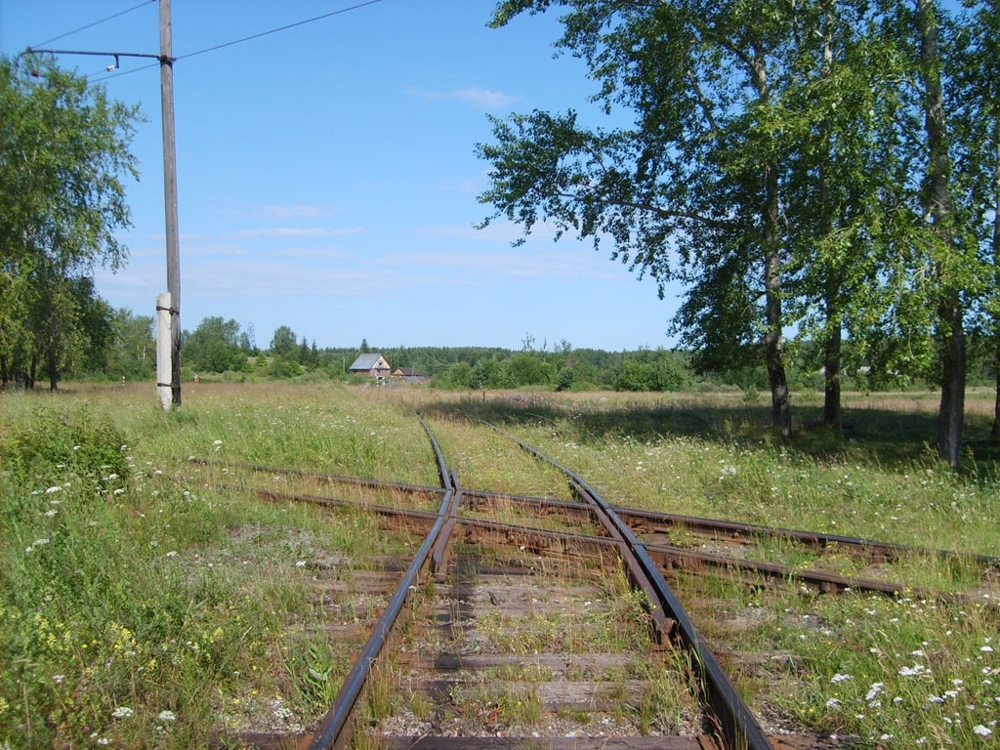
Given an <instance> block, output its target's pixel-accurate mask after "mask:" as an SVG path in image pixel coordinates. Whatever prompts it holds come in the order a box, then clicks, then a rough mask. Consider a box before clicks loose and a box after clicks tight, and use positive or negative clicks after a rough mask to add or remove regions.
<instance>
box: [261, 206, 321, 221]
mask: <svg viewBox="0 0 1000 750" xmlns="http://www.w3.org/2000/svg"><path fill="white" fill-rule="evenodd" d="M246 215H247V216H259V217H262V218H265V219H275V220H278V221H287V220H288V219H322V218H326V217H328V216H332V215H333V211H332V210H331V209H330V208H328V207H326V206H314V205H309V204H301V203H300V204H297V205H293V206H280V205H265V206H252V207H251V208H250V211H249V212H247V214H246Z"/></svg>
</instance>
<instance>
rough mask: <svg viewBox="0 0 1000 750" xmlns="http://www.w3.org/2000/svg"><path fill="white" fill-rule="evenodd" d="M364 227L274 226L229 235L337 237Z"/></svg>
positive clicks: (362, 231)
mask: <svg viewBox="0 0 1000 750" xmlns="http://www.w3.org/2000/svg"><path fill="white" fill-rule="evenodd" d="M364 231H365V230H364V227H349V228H345V229H321V228H319V227H273V228H266V227H265V228H261V229H240V230H237V231H235V232H230V233H229V234H228V235H227V236H229V237H239V238H244V237H337V236H342V235H345V234H363V233H364Z"/></svg>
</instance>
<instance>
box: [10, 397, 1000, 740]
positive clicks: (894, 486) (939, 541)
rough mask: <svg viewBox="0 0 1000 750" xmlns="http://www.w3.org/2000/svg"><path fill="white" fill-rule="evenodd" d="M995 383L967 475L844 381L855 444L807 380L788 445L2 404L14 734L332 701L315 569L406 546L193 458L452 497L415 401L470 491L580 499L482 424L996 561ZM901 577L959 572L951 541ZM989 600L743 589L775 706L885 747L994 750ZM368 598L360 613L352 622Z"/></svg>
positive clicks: (543, 406) (531, 403)
mask: <svg viewBox="0 0 1000 750" xmlns="http://www.w3.org/2000/svg"><path fill="white" fill-rule="evenodd" d="M992 398H993V394H992V392H983V393H972V394H970V397H969V403H968V420H967V421H968V430H967V444H968V448H967V452H966V453H967V455H966V461H965V465H964V468H963V470H962V471H961V472H960V473H957V474H956V473H953V472H951V471H949V470H948V469H947V468H946V467H945V466H943V465H941V464H939V463H938V462H937V461H936V460H935V459H934V457H933V451H932V449H931V447H930V445H929V443H930V442H931V441H932V440H933V437H934V424H935V417H936V414H935V410H936V407H937V401H936V397H935V396H934V395H933V394H929V393H901V394H872V395H857V396H853V395H849V396H848V397H847V408H846V417H847V418H848V419H849V420H851V423H852V425H853V429H851V430H848V431H845V433H844V434H843V435H833V434H831V433H830V432H829V431H827V430H825V429H824V428H822V427H821V426H818V423H819V420H820V410H821V403H820V401H819V397H818V396H816V395H815V394H800V395H797V396H796V397H795V399H794V401H793V404H794V408H795V413H796V416H797V420H798V422H797V424H796V436H795V438H794V440H793V441H792V442H791V443H790V444H785V443H783V442H781V441H780V439H777V438H776V437H775V436H774V434H773V433H772V432H771V431H770V430H769V429H768V411H769V409H768V407H767V405H765V404H755V403H748V402H746V400H744V399H743V398H742V397H741V396H740V395H738V394H736V395H733V394H726V395H711V394H699V395H692V394H671V395H664V394H657V395H649V396H637V395H634V394H630V395H627V396H625V395H621V394H612V393H597V394H572V395H566V396H563V395H562V394H550V393H536V394H499V393H495V394H494V393H488V394H486V395H485V398H484V397H483V396H482V394H478V393H477V394H473V395H472V396H469V395H463V394H453V393H446V392H440V391H432V390H428V389H424V388H414V389H408V388H398V389H396V388H383V389H375V388H359V387H351V388H345V387H343V386H339V385H300V386H287V385H221V384H219V385H214V384H213V385H209V384H199V385H186V386H185V391H184V399H185V401H184V407H183V408H182V409H181V410H180V411H177V412H173V413H164V412H162V411H161V410H159V409H158V408H157V406H156V402H155V398H154V394H153V389H152V388H151V387H150V386H138V385H136V386H129V387H126V388H122V387H120V386H115V387H112V386H106V387H101V386H82V385H81V386H77V385H73V384H67V385H66V386H65V387H64V388H63V390H62V391H61V392H59V393H56V394H49V393H38V394H5V395H3V396H0V424H2V425H3V432H2V434H0V748H4V749H5V750H6V748H7V747H9V748H12V749H13V748H23V747H68V748H69V747H72V748H76V747H91V746H94V745H98V746H100V745H111V746H118V747H163V748H166V747H178V748H180V747H198V746H204V745H206V744H207V743H208V741H209V740H210V738H211V737H212V735H213V733H217V732H226V731H238V730H242V729H251V728H265V727H261V726H260V723H261V722H263V723H264V724H266V728H268V729H274V730H278V731H284V730H294V729H300V728H301V727H302V726H304V725H307V724H308V723H309V722H310V721H313V720H315V719H316V718H317V716H318V715H319V714H320V713H321V712H322V710H323V708H324V706H325V705H326V703H328V702H329V700H330V699H331V698H332V696H333V695H335V693H336V689H337V687H339V681H340V679H341V678H342V677H343V674H344V673H345V672H346V669H347V668H348V667H349V664H348V663H346V662H345V660H344V659H343V658H342V655H340V654H339V653H338V652H337V651H336V650H335V649H332V648H331V646H330V643H329V638H327V637H324V633H323V629H322V623H321V619H322V617H323V616H324V613H323V612H322V611H321V608H318V607H317V606H316V603H315V597H314V595H313V586H312V584H313V581H312V579H311V575H310V571H311V570H312V569H314V567H315V565H316V564H317V563H318V562H324V561H325V562H324V564H337V565H342V566H343V567H344V569H345V576H347V577H349V575H350V568H351V565H360V564H361V562H362V561H369V560H371V559H377V558H379V557H380V556H383V555H389V554H394V553H399V552H400V551H401V550H404V549H405V548H406V547H405V545H406V544H407V540H406V539H405V538H402V537H399V536H396V535H393V534H386V533H382V532H380V531H379V530H378V528H377V526H376V524H375V521H374V520H373V519H372V518H371V517H368V516H367V515H365V514H360V513H357V512H351V511H343V512H337V513H326V512H322V511H320V510H317V509H310V508H306V507H302V506H295V505H275V504H262V503H260V502H259V501H257V500H255V499H254V498H253V497H251V496H250V495H249V494H248V493H246V492H240V491H234V490H232V489H226V488H224V487H222V486H221V485H222V484H223V483H224V482H225V479H226V475H225V473H224V472H225V470H224V469H220V468H219V467H218V466H211V465H203V464H199V463H196V462H193V461H191V460H189V459H190V458H191V457H197V458H205V459H212V460H214V461H218V462H233V463H254V464H261V465H268V466H277V467H296V468H302V469H312V470H317V471H323V472H327V473H334V474H344V475H352V476H363V477H373V478H380V479H386V480H393V481H401V482H407V483H414V484H424V485H434V484H437V483H438V479H437V473H436V467H435V463H434V460H433V455H432V454H431V451H430V448H429V446H428V443H427V439H426V437H425V435H424V433H423V430H422V428H421V427H420V425H419V423H418V421H417V420H416V418H415V416H414V413H415V412H416V411H419V412H420V414H421V415H422V416H423V417H424V418H425V419H426V420H427V421H428V423H429V424H430V425H431V427H432V429H433V430H434V431H435V435H436V436H437V437H438V439H439V440H440V442H441V446H442V449H443V450H444V452H445V455H446V458H447V460H448V462H449V464H450V465H452V466H453V467H455V468H456V469H457V470H458V473H459V477H460V481H461V482H462V484H463V485H464V486H466V487H473V488H477V489H489V490H503V491H508V492H514V493H520V494H533V495H551V496H556V497H568V495H567V490H566V487H565V485H564V483H563V482H562V480H561V478H560V477H559V476H558V475H557V474H556V473H555V472H552V471H550V470H546V469H543V468H541V467H539V466H538V464H537V463H536V462H534V461H533V460H531V459H530V458H528V457H527V456H526V454H524V453H523V452H522V451H520V450H518V449H517V448H515V447H512V444H511V443H510V442H509V441H507V440H505V439H504V438H503V437H502V436H500V435H498V434H496V433H495V432H493V431H491V430H489V429H488V428H486V427H483V426H482V425H480V424H478V423H476V422H475V421H473V420H471V419H470V418H469V415H474V416H478V417H480V418H482V419H485V420H487V421H490V422H492V423H495V424H497V425H499V426H501V427H502V428H503V429H505V430H507V431H509V432H511V433H514V434H516V435H517V436H518V437H519V438H520V439H522V440H524V441H525V442H527V443H529V444H531V445H534V446H535V447H537V448H538V449H540V450H542V451H543V452H545V453H547V454H549V455H551V456H553V457H555V458H556V459H557V460H559V461H560V462H561V463H562V464H563V465H565V466H567V467H569V468H572V469H574V470H575V471H577V472H579V473H580V474H582V475H583V476H584V477H585V478H587V480H588V481H589V482H590V483H591V484H592V485H594V486H595V487H596V488H597V489H598V490H599V491H600V492H602V494H604V496H605V497H606V498H607V499H608V500H609V501H611V502H612V503H616V504H621V505H628V506H635V507H643V508H651V509H656V510H663V511H670V512H676V513H683V514H689V515H704V516H711V517H716V518H730V519H735V520H740V521H747V522H752V523H761V524H768V525H775V526H785V527H794V528H800V529H809V530H813V531H825V532H833V533H839V534H845V535H851V536H860V537H871V538H877V539H883V540H886V541H892V542H898V543H902V544H908V545H918V546H922V547H934V548H945V549H955V550H961V551H966V552H975V553H980V554H989V555H1000V533H998V531H997V529H998V528H1000V497H998V494H1000V491H998V487H1000V477H998V472H997V462H996V459H997V446H996V445H995V444H992V443H990V442H989V440H988V427H989V423H990V420H991V418H992V406H993V401H992ZM273 481H275V482H278V478H277V477H275V478H274V480H273ZM330 561H334V562H333V563H331V562H330ZM911 575H912V579H910V576H911ZM907 576H908V580H907V583H909V584H911V585H913V586H914V587H926V588H955V587H958V588H961V587H962V586H963V585H965V580H964V579H963V578H962V577H961V573H960V572H956V571H955V570H953V569H951V567H950V566H946V565H943V564H941V563H940V562H938V561H937V560H936V558H933V557H930V558H923V559H921V558H916V559H915V561H914V563H913V564H912V565H911V567H910V568H909V569H908V570H907ZM956 576H957V577H956ZM692 585H693V584H692ZM719 585H720V586H722V587H725V586H727V585H731V584H725V583H720V584H719ZM979 593H980V594H981V597H982V604H975V605H971V606H965V607H960V606H957V605H945V604H941V603H937V602H934V601H920V600H911V599H910V598H908V597H899V598H897V599H889V598H884V597H883V598H871V597H868V596H860V595H848V596H843V597H836V598H834V597H805V596H802V595H801V593H800V592H798V591H797V589H796V588H795V587H794V586H789V587H788V589H787V590H784V589H780V588H779V589H776V590H769V591H755V592H751V591H750V590H745V589H739V588H737V589H734V590H732V591H726V592H725V595H726V596H727V597H728V598H729V600H730V601H731V602H732V607H733V608H734V611H735V610H738V613H739V615H740V617H742V618H743V619H744V620H747V619H748V618H749V619H751V620H752V621H753V623H754V626H753V627H752V628H750V629H748V630H746V631H744V633H743V634H741V636H740V637H741V639H742V641H743V643H742V645H741V647H742V648H744V649H750V650H756V651H759V652H760V653H762V654H782V655H785V656H787V657H788V658H787V659H784V660H783V661H782V662H781V663H782V664H785V665H786V666H785V667H784V669H785V670H786V671H784V672H781V673H780V674H776V675H775V679H776V680H780V681H781V684H782V686H783V688H782V697H780V702H781V706H780V707H781V709H782V710H783V711H785V712H786V713H789V714H793V715H794V716H796V717H797V720H798V721H799V722H801V723H802V724H803V725H806V726H811V727H814V728H816V729H817V730H819V731H822V732H824V733H826V734H838V735H840V736H844V737H855V738H860V739H861V741H862V742H863V744H864V745H866V746H869V747H911V746H913V745H921V746H923V745H926V746H930V747H959V748H964V747H984V748H985V747H995V746H998V744H1000V743H998V739H997V738H998V736H1000V728H998V726H997V720H998V719H1000V658H998V657H997V655H996V652H995V649H997V648H998V647H1000V635H998V630H997V621H998V620H997V613H996V611H995V609H994V608H993V602H994V601H995V598H996V589H995V587H993V588H990V587H988V586H986V587H984V588H982V589H981V591H980V592H979ZM376 606H377V605H376V604H375V603H372V602H366V601H363V600H362V599H360V598H359V597H354V598H353V599H349V600H345V601H344V602H343V607H344V609H345V616H347V617H352V618H354V620H355V621H357V622H358V623H361V624H363V623H364V622H366V621H367V620H368V619H369V618H370V617H371V616H372V615H373V612H374V609H375V608H376ZM347 610H349V611H347ZM707 630H708V631H709V637H710V638H712V637H713V633H712V632H711V627H709V628H708V629H707ZM714 637H716V638H719V639H725V637H726V635H725V633H724V632H722V631H721V625H720V629H719V630H718V632H716V633H715V634H714ZM748 639H751V640H748ZM746 687H747V690H748V692H749V693H751V703H753V700H754V698H753V694H754V693H755V691H756V688H755V687H754V685H753V684H749V685H747V686H746ZM760 692H763V691H760Z"/></svg>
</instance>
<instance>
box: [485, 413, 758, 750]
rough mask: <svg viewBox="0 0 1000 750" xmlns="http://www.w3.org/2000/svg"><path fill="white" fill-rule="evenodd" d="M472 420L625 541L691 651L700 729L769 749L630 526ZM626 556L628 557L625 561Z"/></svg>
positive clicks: (591, 494)
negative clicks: (702, 711)
mask: <svg viewBox="0 0 1000 750" xmlns="http://www.w3.org/2000/svg"><path fill="white" fill-rule="evenodd" d="M477 421H479V422H480V423H482V424H484V425H486V426H488V427H490V428H492V429H494V430H496V431H497V432H498V433H500V434H501V435H503V436H504V437H506V438H508V439H510V440H512V441H514V442H515V443H516V444H517V445H519V446H520V447H521V448H522V449H523V450H525V451H527V452H528V453H530V454H531V455H532V456H534V457H535V458H537V459H539V460H542V461H544V462H546V463H548V464H549V465H551V466H554V467H556V468H557V469H559V470H560V471H562V472H563V473H564V474H565V475H566V476H567V477H569V478H570V479H571V480H572V482H573V483H574V485H575V487H576V488H577V489H578V491H579V492H580V493H581V494H582V495H584V496H585V497H586V498H587V500H588V502H589V503H591V504H592V505H593V506H594V509H595V514H596V515H597V516H598V517H599V518H600V519H601V522H602V524H604V525H605V526H606V527H607V528H609V529H611V528H613V529H614V533H615V535H616V537H618V538H619V539H620V540H621V542H622V543H623V544H624V545H625V546H627V548H628V549H629V551H630V553H631V556H632V557H634V559H635V567H634V568H631V575H632V576H633V577H635V578H636V579H637V580H641V579H645V580H646V581H648V583H649V585H650V586H651V587H652V588H653V589H654V591H655V594H654V598H653V599H652V601H651V606H652V607H654V611H655V609H659V608H662V610H663V612H664V614H665V615H666V618H667V619H668V620H670V621H672V627H671V628H670V635H671V637H673V638H674V639H675V640H676V641H678V642H680V643H681V644H683V645H684V646H685V647H686V648H688V649H689V650H690V651H691V652H692V653H693V654H694V659H693V665H694V668H695V670H696V672H697V674H698V676H699V678H700V679H699V682H700V689H701V692H702V699H703V703H704V704H705V705H706V706H707V707H708V708H709V716H707V717H706V718H707V722H706V730H707V731H709V732H710V733H713V734H716V735H717V736H718V737H719V739H720V740H721V741H722V743H723V745H724V747H725V748H728V749H729V750H737V749H739V750H744V749H747V750H772V745H771V743H770V742H769V741H768V739H767V737H766V736H765V734H764V730H763V728H761V726H760V723H759V722H758V721H757V717H756V716H754V714H753V712H752V711H751V710H750V707H749V706H747V704H746V702H745V701H744V700H743V697H742V696H741V695H740V694H739V691H737V690H736V688H735V686H734V685H733V683H732V681H731V680H730V679H729V676H728V675H727V674H726V671H725V670H724V669H723V668H722V665H721V664H720V663H719V660H718V659H717V658H716V657H715V654H714V653H713V652H712V649H711V648H710V647H709V646H708V644H707V643H706V642H705V640H704V638H702V636H701V634H699V633H698V631H697V630H696V629H695V627H694V623H693V622H692V621H691V618H690V617H689V616H688V614H687V612H686V611H685V610H684V608H683V607H682V606H681V603H680V601H679V600H678V599H677V597H676V595H675V594H674V592H673V591H672V590H671V589H670V587H669V586H668V585H667V582H666V581H665V580H664V579H663V575H662V573H661V572H660V570H659V568H658V567H657V566H656V564H655V563H654V562H653V560H652V559H651V558H650V556H649V553H648V552H647V551H646V548H645V547H644V546H643V545H642V544H641V543H640V542H639V540H638V539H637V538H636V536H635V534H634V533H632V530H631V529H630V528H629V527H628V526H627V525H625V523H624V522H623V521H622V520H621V519H620V518H619V517H618V516H617V514H615V512H614V510H612V508H611V505H610V504H609V503H608V502H607V501H606V500H605V499H604V498H602V497H601V496H600V494H598V492H597V491H596V490H595V489H594V488H593V487H591V486H590V485H589V484H587V482H586V481H585V480H584V479H583V478H582V477H581V476H580V475H578V474H577V473H576V472H574V471H572V470H571V469H568V468H566V467H565V466H563V465H562V464H560V463H558V462H557V461H554V460H552V459H551V458H549V457H548V456H546V455H544V454H543V453H541V452H540V451H538V450H536V449H535V448H533V447H532V446H530V445H528V444H527V443H525V442H523V441H522V440H518V439H517V438H516V437H514V436H513V435H510V434H509V433H506V432H504V431H503V430H501V429H500V428H498V427H496V426H495V425H492V424H490V423H489V422H485V421H483V420H481V419H477ZM626 561H627V562H628V560H626ZM630 567H631V566H630ZM643 589H644V590H646V586H645V585H643Z"/></svg>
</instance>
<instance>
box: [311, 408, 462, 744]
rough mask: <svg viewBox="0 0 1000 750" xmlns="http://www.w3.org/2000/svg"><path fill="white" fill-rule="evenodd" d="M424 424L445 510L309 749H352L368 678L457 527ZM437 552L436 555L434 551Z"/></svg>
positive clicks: (448, 486)
mask: <svg viewBox="0 0 1000 750" xmlns="http://www.w3.org/2000/svg"><path fill="white" fill-rule="evenodd" d="M420 423H421V424H422V425H423V426H424V430H425V431H426V432H427V437H428V439H429V440H430V442H431V446H432V447H433V449H434V454H435V456H436V458H437V462H438V470H439V472H440V475H441V483H442V485H443V488H444V491H445V493H444V497H443V498H442V500H441V507H440V509H439V510H438V514H437V519H436V521H435V522H434V525H433V526H432V527H431V530H430V532H428V534H427V536H426V537H425V538H424V541H423V544H421V546H420V549H419V550H418V551H417V554H416V555H415V556H414V558H413V561H412V562H411V563H410V566H409V568H407V570H406V573H405V574H404V575H403V577H402V579H401V580H400V582H399V584H398V585H397V586H396V589H395V591H394V592H393V594H392V597H391V598H390V599H389V603H388V604H387V605H386V608H385V610H384V611H383V612H382V615H381V616H380V617H379V618H378V621H377V622H376V623H375V625H374V627H373V628H372V632H371V635H370V636H369V637H368V640H367V641H366V642H365V645H364V648H362V650H361V653H360V654H359V656H358V658H357V659H355V661H354V664H353V665H352V666H351V670H350V672H348V674H347V677H345V678H344V682H343V684H342V685H341V687H340V691H339V692H338V693H337V697H336V699H335V700H334V702H333V705H332V706H330V709H329V710H328V711H327V712H326V715H325V716H324V717H323V720H322V721H321V722H320V725H319V727H318V728H317V729H316V731H315V733H314V734H313V737H312V740H311V741H310V742H309V745H308V747H309V750H328V749H329V748H336V750H345V748H347V747H348V745H349V743H350V741H351V737H352V735H353V732H354V724H353V722H352V721H351V717H352V715H353V713H354V708H355V706H356V705H357V703H358V699H359V698H360V697H361V696H362V695H363V694H364V692H365V690H366V689H367V688H368V679H369V677H370V675H371V669H372V667H373V665H374V664H375V662H376V661H377V659H378V658H379V656H380V655H381V653H382V650H383V648H384V647H385V646H386V645H387V644H388V643H389V641H390V637H391V635H392V634H393V633H394V632H398V631H397V630H396V627H397V623H398V622H399V621H400V619H401V617H402V615H403V613H404V611H408V610H409V606H410V603H411V601H412V592H413V591H414V590H416V588H417V584H418V583H419V581H420V576H421V573H422V571H423V570H424V568H425V567H426V566H427V565H428V563H429V562H431V560H432V555H433V554H435V553H436V552H437V550H438V549H439V548H440V546H441V545H443V544H447V541H448V540H447V537H446V534H448V533H450V530H451V529H452V528H453V527H454V523H453V522H452V523H450V525H449V522H450V521H453V518H454V514H455V512H456V508H457V505H456V502H455V495H456V494H457V492H456V490H455V487H454V486H453V484H452V477H451V475H450V474H449V472H448V469H447V466H446V465H445V462H444V456H443V455H442V453H441V449H440V447H439V446H438V444H437V441H436V440H435V439H434V435H433V434H432V433H431V431H430V428H429V427H428V426H427V425H426V423H424V421H423V420H422V419H421V420H420ZM442 540H443V541H442ZM432 550H433V552H432Z"/></svg>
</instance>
